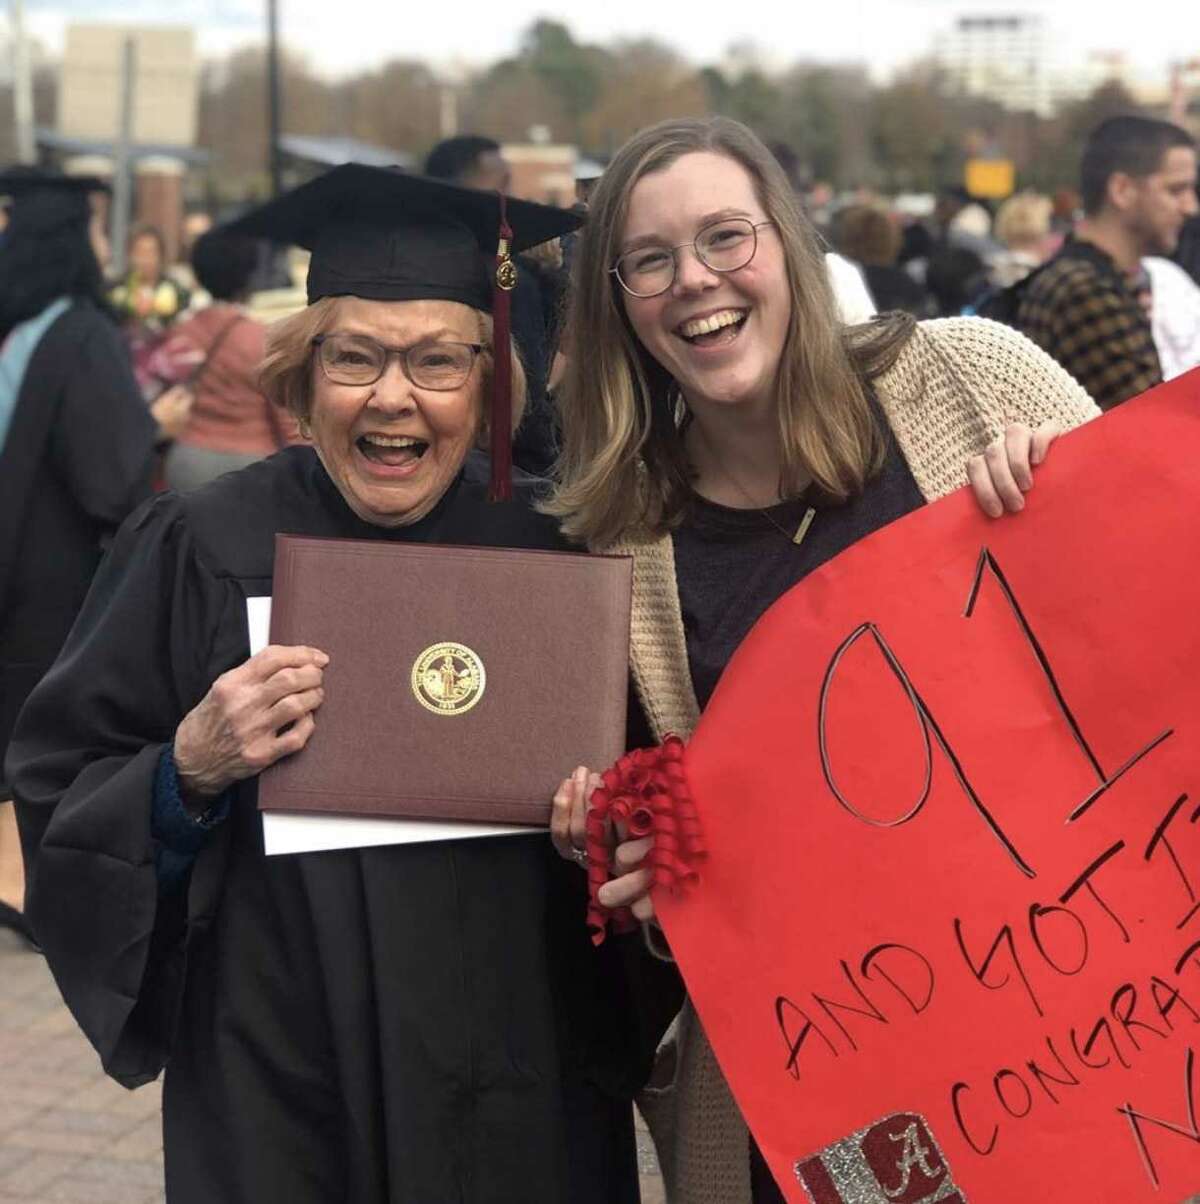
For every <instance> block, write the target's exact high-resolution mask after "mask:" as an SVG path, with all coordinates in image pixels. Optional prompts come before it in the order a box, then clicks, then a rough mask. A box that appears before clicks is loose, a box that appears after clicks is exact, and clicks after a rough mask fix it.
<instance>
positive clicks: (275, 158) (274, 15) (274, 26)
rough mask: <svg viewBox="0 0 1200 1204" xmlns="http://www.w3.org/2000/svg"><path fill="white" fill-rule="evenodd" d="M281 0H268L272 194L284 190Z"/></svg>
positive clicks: (269, 166)
mask: <svg viewBox="0 0 1200 1204" xmlns="http://www.w3.org/2000/svg"><path fill="white" fill-rule="evenodd" d="M279 110H280V95H279V0H267V113H268V125H269V129H268V132H267V137H268V139H269V145H268V150H267V168H268V171H269V172H270V176H271V195H272V196H273V197H275V196H278V195H279V194H280V193H281V192H282V191H283V165H282V163H281V161H280V154H279Z"/></svg>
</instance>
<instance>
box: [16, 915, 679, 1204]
mask: <svg viewBox="0 0 1200 1204" xmlns="http://www.w3.org/2000/svg"><path fill="white" fill-rule="evenodd" d="M159 1101H160V1095H159V1089H158V1085H157V1084H153V1085H151V1086H149V1087H142V1088H139V1089H138V1090H137V1091H126V1090H125V1089H124V1088H123V1087H118V1086H117V1084H116V1083H114V1082H112V1080H111V1079H108V1078H105V1076H104V1074H103V1073H102V1072H101V1070H100V1065H99V1063H98V1061H97V1060H96V1055H95V1054H94V1053H93V1052H92V1049H91V1047H90V1046H89V1045H88V1043H87V1042H86V1041H85V1040H84V1039H83V1037H82V1035H81V1034H80V1033H79V1030H78V1029H77V1028H76V1027H75V1022H74V1021H73V1020H72V1019H71V1016H70V1014H69V1013H68V1012H67V1010H66V1008H65V1007H63V1005H62V1002H61V1000H60V999H59V996H58V990H57V988H56V987H55V985H54V980H53V979H52V978H51V977H50V973H49V971H48V970H47V969H46V963H45V962H44V961H43V960H42V959H41V958H40V957H38V956H37V955H35V954H32V953H29V952H28V951H27V950H26V949H25V948H24V946H22V945H21V944H20V943H19V942H18V941H17V939H16V937H14V936H13V935H12V933H10V932H7V931H5V930H3V929H0V1204H18V1202H19V1204H31V1202H33V1201H37V1202H38V1204H51V1202H57V1201H68V1202H70V1204H156V1202H158V1201H161V1200H162V1199H163V1177H162V1135H161V1129H160V1124H159ZM640 1138H641V1140H640V1142H639V1144H640V1145H644V1149H643V1150H641V1151H639V1152H640V1155H641V1157H642V1164H643V1171H645V1172H646V1173H645V1174H644V1175H643V1179H642V1185H643V1186H642V1200H643V1204H662V1202H663V1194H662V1181H661V1179H660V1178H659V1177H658V1173H657V1168H656V1167H655V1165H654V1159H653V1153H652V1152H651V1150H650V1144H649V1141H648V1139H646V1137H645V1134H641V1135H640ZM330 1204H338V1202H337V1201H330Z"/></svg>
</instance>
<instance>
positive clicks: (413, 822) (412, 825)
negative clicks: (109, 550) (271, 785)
mask: <svg viewBox="0 0 1200 1204" xmlns="http://www.w3.org/2000/svg"><path fill="white" fill-rule="evenodd" d="M246 625H247V627H248V628H249V630H250V655H251V656H253V655H254V654H255V653H256V652H261V651H262V649H264V648H265V647H266V646H267V643H268V641H269V638H270V630H271V599H270V598H247V599H246ZM262 824H263V845H264V847H265V849H266V852H267V855H268V856H274V855H276V854H280V853H316V852H320V851H321V850H323V849H362V848H369V847H371V846H375V845H387V844H416V843H418V842H421V841H432V840H467V839H470V838H473V837H477V836H522V835H524V836H529V835H533V834H537V835H541V834H542V833H543V831H544V830H543V829H539V828H529V827H528V826H526V825H521V824H472V823H444V822H436V823H435V822H432V821H427V820H422V819H361V818H357V817H354V816H345V815H314V814H312V813H308V814H303V813H299V812H280V811H264V812H263V817H262Z"/></svg>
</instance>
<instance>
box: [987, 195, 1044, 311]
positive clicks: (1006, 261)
mask: <svg viewBox="0 0 1200 1204" xmlns="http://www.w3.org/2000/svg"><path fill="white" fill-rule="evenodd" d="M1053 209H1054V206H1053V203H1052V202H1051V200H1050V198H1049V197H1046V196H1042V195H1041V194H1039V193H1036V192H1021V193H1018V194H1017V195H1016V196H1011V197H1009V198H1008V200H1007V201H1005V202H1004V204H1002V205H1001V206H1000V209H999V210H998V212H997V213H996V225H995V232H996V238H997V239H998V240H999V242H1000V245H1001V250H1000V251H998V252H997V253H996V254H995V255H993V256H992V260H991V282H992V285H993V286H994V287H996V288H1008V287H1009V286H1010V285H1013V284H1016V283H1017V281H1018V280H1024V279H1025V277H1026V276H1028V275H1029V273H1030V272H1032V271H1033V270H1034V268H1037V267H1041V265H1042V264H1043V263H1044V262H1045V260H1046V256H1047V252H1048V250H1049V245H1048V240H1049V238H1050V218H1051V215H1052V213H1053Z"/></svg>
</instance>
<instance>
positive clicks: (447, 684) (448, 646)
mask: <svg viewBox="0 0 1200 1204" xmlns="http://www.w3.org/2000/svg"><path fill="white" fill-rule="evenodd" d="M486 685H487V674H486V673H485V672H484V668H483V661H481V660H480V659H479V657H478V655H477V654H476V653H474V652H472V651H471V649H470V648H468V647H467V646H466V645H465V644H454V643H450V642H447V643H442V644H432V645H430V647H428V648H426V649H425V651H424V652H422V653H421V655H420V656H418V657H417V659H416V661H415V662H414V663H413V669H412V691H413V694H415V695H416V698H417V701H418V702H419V703H420V704H421V705H422V706H423V707H424V708H425V709H426V710H427V711H432V712H433V713H434V714H435V715H462V714H465V713H466V712H467V711H469V710H470V709H471V708H472V707H473V706H474V705H475V704H476V703H477V702H478V701H479V700H480V699H481V698H482V697H483V691H484V688H485V687H486Z"/></svg>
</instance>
